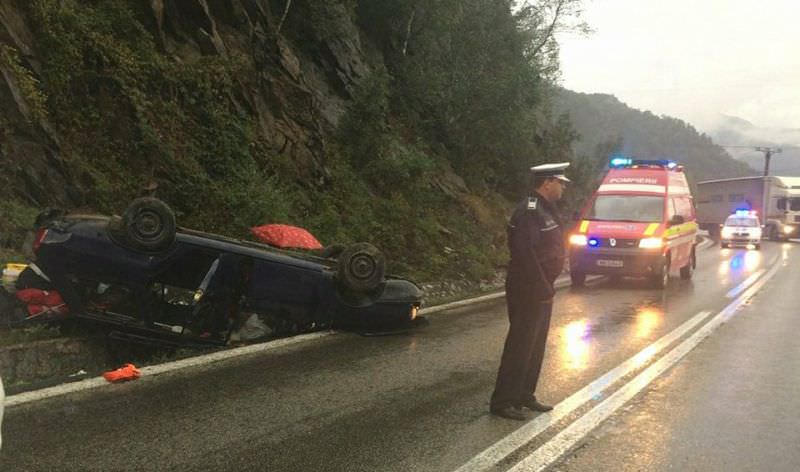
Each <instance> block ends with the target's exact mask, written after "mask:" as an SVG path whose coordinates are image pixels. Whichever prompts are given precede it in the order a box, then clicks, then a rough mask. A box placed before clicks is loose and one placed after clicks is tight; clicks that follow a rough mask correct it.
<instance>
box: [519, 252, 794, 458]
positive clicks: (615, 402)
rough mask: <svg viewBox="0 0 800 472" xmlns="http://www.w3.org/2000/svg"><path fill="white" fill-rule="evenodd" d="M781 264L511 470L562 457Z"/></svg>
mask: <svg viewBox="0 0 800 472" xmlns="http://www.w3.org/2000/svg"><path fill="white" fill-rule="evenodd" d="M781 266H782V265H781V264H779V263H777V261H776V263H775V265H773V266H772V267H771V268H770V269H769V271H767V272H766V274H765V275H764V276H763V277H762V278H760V279H758V281H756V282H754V283H753V284H752V285H751V286H750V287H749V288H748V289H747V290H746V291H745V292H744V293H743V294H742V295H740V296H739V297H738V298H737V299H736V300H734V301H733V302H731V303H730V304H728V305H727V306H726V307H725V308H723V309H722V310H721V311H720V312H719V313H717V314H716V315H715V316H714V317H713V318H711V320H709V321H708V323H706V324H705V325H703V326H702V327H701V328H700V329H699V330H697V332H695V333H694V334H692V335H691V336H690V337H689V338H687V339H686V340H685V341H683V342H682V343H681V344H679V345H678V346H676V347H675V348H673V349H672V350H671V351H670V352H668V353H667V354H666V355H664V357H662V358H660V359H659V360H657V361H656V362H655V363H653V365H651V366H649V367H648V368H646V369H645V370H644V371H643V372H642V373H640V374H639V375H637V376H636V377H635V378H634V379H633V380H631V381H630V382H628V383H627V384H625V385H624V386H623V387H621V388H620V389H618V390H617V391H616V392H614V393H613V394H612V395H611V396H610V397H608V398H607V399H605V400H603V401H602V402H601V403H599V404H598V405H596V406H595V407H594V408H592V409H591V410H590V411H589V412H588V413H586V414H585V415H583V416H582V417H580V418H578V419H577V420H575V421H574V422H573V423H572V424H570V425H569V426H568V427H567V428H565V429H564V430H563V431H561V432H560V433H558V434H557V435H556V436H554V437H553V438H552V439H550V440H549V441H548V442H547V443H545V444H543V445H542V446H541V447H539V448H538V449H536V450H535V451H534V452H533V453H531V454H530V455H529V456H527V457H526V458H524V459H523V460H522V461H520V462H518V463H517V464H515V465H514V466H513V467H512V468H511V469H509V472H521V471H526V472H527V471H537V472H538V471H541V470H543V469H545V468H547V467H549V466H550V465H553V464H554V463H555V462H557V461H558V460H560V459H561V458H562V457H563V456H564V455H565V454H566V453H567V452H568V451H569V450H571V449H572V447H574V445H575V444H577V442H578V441H580V440H581V439H583V438H584V437H585V436H586V434H588V433H589V432H591V431H592V430H594V429H595V428H596V427H598V426H599V425H600V423H602V422H603V421H605V420H606V419H608V417H610V416H611V415H612V414H614V413H615V412H616V411H617V410H619V408H621V407H622V406H623V405H625V403H627V402H628V401H629V400H630V399H631V398H633V397H634V396H635V395H636V394H638V393H639V392H641V391H642V390H644V389H645V388H646V387H647V386H648V385H650V383H651V382H652V381H653V380H655V379H657V378H658V377H659V376H661V374H663V373H664V372H666V371H667V370H668V369H670V368H671V367H673V366H674V365H676V364H678V363H679V362H680V361H681V360H682V359H683V358H684V357H685V356H686V355H687V354H689V353H690V352H691V351H692V350H693V349H694V348H695V347H697V346H698V345H699V344H700V343H701V342H702V341H703V340H705V339H706V338H707V337H708V336H709V335H711V333H713V332H714V331H715V330H716V329H717V328H718V327H719V326H721V325H722V324H724V323H726V322H727V321H728V320H729V319H730V318H731V317H733V315H734V314H735V313H736V311H738V310H739V308H741V307H742V306H743V305H745V304H746V303H747V302H748V301H749V299H750V298H752V297H753V296H755V294H757V293H758V291H759V290H761V289H762V288H763V287H764V285H765V284H766V283H767V282H768V281H769V280H770V279H771V278H772V277H773V276H774V275H775V274H776V273H777V272H778V270H779V269H780V268H781Z"/></svg>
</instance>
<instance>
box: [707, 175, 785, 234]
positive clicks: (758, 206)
mask: <svg viewBox="0 0 800 472" xmlns="http://www.w3.org/2000/svg"><path fill="white" fill-rule="evenodd" d="M695 196H696V198H695V202H696V205H697V223H698V225H699V226H700V229H704V230H706V231H708V232H709V234H710V235H711V237H712V238H714V239H715V240H718V239H719V232H720V227H721V226H722V224H723V223H724V222H725V218H727V217H728V216H730V215H731V214H733V213H735V212H736V211H737V210H751V211H755V212H756V213H757V214H758V215H759V217H760V218H761V221H762V224H763V226H764V235H765V236H766V237H768V238H769V239H772V240H775V241H777V240H786V239H789V238H792V237H798V234H800V177H778V176H757V177H738V178H733V179H721V180H706V181H703V182H698V183H697V193H696V195H695Z"/></svg>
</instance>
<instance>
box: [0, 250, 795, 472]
mask: <svg viewBox="0 0 800 472" xmlns="http://www.w3.org/2000/svg"><path fill="white" fill-rule="evenodd" d="M791 247H793V246H783V245H780V244H776V243H765V244H764V245H763V246H762V251H752V250H750V251H748V250H743V249H733V250H731V249H726V250H720V249H719V248H718V247H710V248H707V249H705V250H702V251H699V252H698V267H697V270H696V271H695V273H694V278H693V280H691V281H686V280H681V279H680V278H678V277H676V276H673V278H672V279H671V280H670V285H669V287H668V288H667V289H666V290H664V291H658V290H652V289H649V288H648V287H647V286H646V282H645V281H642V280H636V279H624V280H622V281H621V282H616V281H614V282H612V281H609V280H606V281H602V282H600V283H598V284H596V285H593V286H589V287H586V288H582V289H566V290H563V291H561V292H559V294H558V295H557V297H556V302H555V303H556V304H555V312H554V314H553V321H552V325H551V331H550V337H549V339H548V348H547V355H546V358H545V365H544V368H543V377H542V380H541V382H540V389H539V392H537V393H538V394H539V396H540V397H541V398H542V399H543V400H545V401H548V402H553V403H554V402H558V401H560V400H562V399H564V398H566V397H568V396H569V395H570V394H572V393H573V392H575V391H577V390H579V389H580V388H582V387H583V386H585V385H587V384H588V383H589V382H591V381H593V380H594V379H596V378H598V377H599V376H600V375H602V374H603V373H605V372H607V371H609V370H611V369H612V368H614V367H615V366H617V365H619V364H620V363H621V362H623V361H624V360H626V359H627V358H629V357H630V356H632V355H633V354H635V353H636V352H639V351H640V350H642V349H645V348H647V347H648V346H649V345H650V344H651V343H653V342H654V341H655V340H657V339H659V338H660V337H662V336H664V335H665V334H666V333H669V332H670V331H672V330H673V329H675V328H676V327H677V326H679V325H681V324H682V323H683V322H685V321H686V320H687V319H689V318H691V317H692V316H694V315H695V314H696V313H698V312H700V311H703V310H711V311H717V310H719V309H721V308H722V307H723V306H725V305H726V304H727V302H728V299H727V298H726V296H725V295H726V293H728V291H730V290H731V289H732V288H734V287H735V286H736V285H738V284H739V283H741V282H742V281H744V280H746V279H747V278H748V277H750V276H751V275H752V274H753V273H756V272H757V271H759V270H761V269H763V268H765V267H766V266H768V265H769V264H770V263H771V262H772V261H773V260H775V259H779V258H783V257H788V256H786V253H787V251H789V250H790V249H791ZM507 328H508V323H507V319H506V314H505V306H504V304H503V303H502V302H501V303H494V304H486V305H482V306H476V307H471V308H469V309H461V310H455V311H452V312H447V313H441V314H437V315H434V316H432V317H431V324H430V326H429V327H428V328H426V329H424V330H422V331H420V332H417V333H414V334H411V335H405V336H393V337H381V338H364V337H359V336H354V335H341V336H336V337H333V338H329V339H326V340H325V341H324V342H319V343H314V344H313V345H309V346H305V347H298V348H296V349H292V350H290V351H289V352H286V353H282V354H273V355H268V356H254V357H248V358H243V359H240V360H237V361H232V362H226V363H224V364H222V365H215V366H211V367H208V368H204V369H199V370H197V371H194V372H184V373H180V374H177V375H172V376H164V377H163V378H161V377H159V378H155V379H142V380H141V381H139V383H138V384H130V385H125V386H115V387H119V388H114V389H109V390H107V391H104V392H102V393H93V394H84V395H77V396H73V397H70V398H62V399H55V400H52V401H47V402H43V403H42V404H36V405H30V406H27V407H23V408H15V409H12V410H11V411H9V412H7V418H6V424H5V425H4V433H3V437H4V440H5V441H4V450H3V455H2V456H0V469H2V470H14V469H17V470H25V469H29V470H87V469H97V470H103V469H104V466H105V465H108V463H107V462H106V461H107V460H108V455H107V451H108V450H114V451H116V452H115V460H116V461H119V463H125V464H126V465H128V466H130V468H131V469H135V470H162V469H165V468H167V469H168V468H176V469H181V470H309V469H312V468H317V469H319V470H370V471H372V470H454V469H455V468H457V467H458V466H460V465H462V464H463V463H465V462H466V461H467V460H469V459H470V458H471V457H473V456H474V455H475V454H477V453H479V452H480V451H482V450H483V449H485V448H486V447H488V446H489V445H491V444H493V443H494V442H495V441H497V440H498V439H500V438H502V437H504V436H505V435H507V434H509V433H510V432H512V431H514V430H515V429H516V428H517V427H518V426H519V425H518V424H517V423H514V422H510V421H507V420H502V419H498V418H495V417H491V416H490V415H488V412H487V408H488V398H489V395H490V393H491V390H492V386H493V383H494V376H495V373H496V369H497V365H498V362H499V356H500V352H501V350H502V343H503V339H504V336H505V333H506V330H507ZM123 410H124V411H128V412H135V413H133V414H132V415H126V416H125V417H122V416H115V415H107V414H104V412H109V411H123ZM98 418H101V420H98ZM54 424H59V425H61V424H65V425H67V426H65V428H66V430H65V429H63V428H62V429H57V428H53V427H52V425H54ZM65 439H66V440H65Z"/></svg>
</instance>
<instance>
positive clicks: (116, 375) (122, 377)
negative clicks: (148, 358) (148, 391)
mask: <svg viewBox="0 0 800 472" xmlns="http://www.w3.org/2000/svg"><path fill="white" fill-rule="evenodd" d="M140 376H141V373H140V372H139V369H137V368H136V366H135V365H133V364H125V365H124V366H122V367H120V368H119V369H116V370H109V371H108V372H105V373H103V378H105V379H106V380H108V381H109V382H124V381H126V380H136V379H138V378H139V377H140Z"/></svg>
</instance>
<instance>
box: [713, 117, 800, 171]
mask: <svg viewBox="0 0 800 472" xmlns="http://www.w3.org/2000/svg"><path fill="white" fill-rule="evenodd" d="M708 134H709V135H710V136H711V137H712V138H713V139H714V141H715V142H717V143H720V144H721V145H727V146H745V147H742V148H738V147H727V148H726V149H727V151H728V153H729V154H730V155H731V156H733V157H734V158H735V159H738V160H740V161H742V162H744V163H746V164H748V165H750V166H751V167H754V168H755V169H757V170H758V171H759V172H761V171H763V168H764V154H763V153H762V152H758V151H756V150H755V149H747V147H771V148H780V149H781V151H782V152H781V153H780V154H775V155H773V158H772V160H771V161H770V174H772V175H789V176H800V128H763V127H759V126H757V125H755V124H753V123H751V122H749V121H747V120H745V119H743V118H739V117H737V116H729V115H720V117H719V119H718V121H717V122H716V123H714V124H712V125H710V126H709V131H708Z"/></svg>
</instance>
